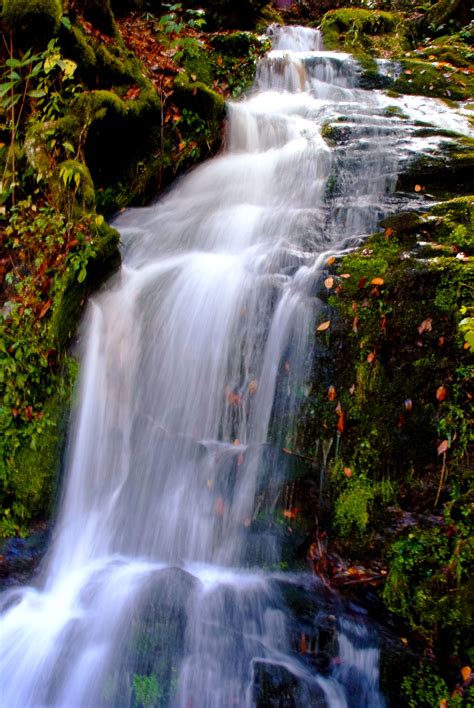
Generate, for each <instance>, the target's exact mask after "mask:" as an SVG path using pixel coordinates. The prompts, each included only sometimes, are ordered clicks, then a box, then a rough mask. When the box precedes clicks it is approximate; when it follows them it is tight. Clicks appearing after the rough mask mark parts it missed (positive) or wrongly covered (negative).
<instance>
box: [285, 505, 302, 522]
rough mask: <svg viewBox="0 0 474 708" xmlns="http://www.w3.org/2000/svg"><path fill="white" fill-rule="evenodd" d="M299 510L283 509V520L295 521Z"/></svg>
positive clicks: (295, 508)
mask: <svg viewBox="0 0 474 708" xmlns="http://www.w3.org/2000/svg"><path fill="white" fill-rule="evenodd" d="M300 511H301V509H299V508H298V507H294V508H293V509H284V511H283V516H284V517H285V519H296V517H297V516H298V514H299V513H300Z"/></svg>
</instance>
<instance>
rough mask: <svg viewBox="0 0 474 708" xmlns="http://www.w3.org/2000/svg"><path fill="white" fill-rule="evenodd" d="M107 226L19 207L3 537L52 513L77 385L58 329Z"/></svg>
mask: <svg viewBox="0 0 474 708" xmlns="http://www.w3.org/2000/svg"><path fill="white" fill-rule="evenodd" d="M102 221H103V218H102V217H98V216H95V215H93V214H90V215H89V216H83V217H82V218H81V220H80V221H77V220H76V221H74V222H72V221H69V220H68V219H67V218H66V216H65V215H64V214H62V213H60V212H58V211H56V210H55V209H53V208H52V207H50V206H41V205H38V204H37V203H34V202H33V201H32V200H31V198H30V199H28V200H25V201H20V202H18V204H17V205H16V206H15V207H14V208H12V210H11V215H10V220H9V223H8V225H7V227H6V228H5V230H4V235H5V237H4V241H3V244H2V245H3V247H4V249H5V253H6V254H7V255H8V260H9V263H10V264H11V265H12V267H11V269H10V270H9V271H8V272H7V274H6V289H5V296H6V302H5V304H4V306H3V309H2V312H1V316H0V335H1V336H0V434H1V439H2V444H1V446H0V504H1V507H2V510H3V511H2V514H3V530H2V533H3V534H8V533H11V532H12V530H17V531H18V530H22V529H23V528H24V526H25V524H27V523H28V521H29V520H30V519H32V518H34V517H37V516H38V515H41V514H44V513H46V511H47V510H48V509H49V504H50V500H51V498H52V490H53V482H54V477H55V473H56V471H57V461H58V450H59V447H60V440H61V435H62V420H63V419H64V411H65V408H67V404H68V400H69V395H70V387H71V383H72V381H73V379H74V375H73V372H72V369H71V365H70V364H69V360H68V358H67V356H66V353H65V345H67V339H65V337H64V336H63V334H62V332H61V331H60V329H59V327H58V323H59V322H60V321H61V319H62V317H63V313H64V312H65V311H67V309H68V307H69V306H70V305H69V300H70V296H68V297H66V292H69V291H70V284H71V282H75V283H77V285H78V286H80V284H82V285H84V284H85V283H84V281H85V279H86V277H89V270H90V267H91V263H92V264H93V263H94V262H95V260H96V259H97V257H98V254H99V249H100V248H101V241H102V240H103V237H102V238H101V233H102V230H103V229H104V227H105V225H104V224H102ZM84 295H85V292H83V293H82V299H83V298H84ZM76 321H77V315H76Z"/></svg>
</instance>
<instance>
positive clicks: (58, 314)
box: [51, 222, 121, 351]
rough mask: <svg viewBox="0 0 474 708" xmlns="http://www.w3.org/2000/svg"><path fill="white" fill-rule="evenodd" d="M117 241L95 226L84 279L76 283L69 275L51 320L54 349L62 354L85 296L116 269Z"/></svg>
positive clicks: (111, 231)
mask: <svg viewBox="0 0 474 708" xmlns="http://www.w3.org/2000/svg"><path fill="white" fill-rule="evenodd" d="M119 240H120V237H119V234H118V232H117V231H116V229H114V228H112V227H111V226H109V225H108V224H107V223H105V222H104V223H102V224H101V225H100V226H99V227H97V235H96V237H95V238H94V242H93V246H94V251H95V255H94V256H93V257H91V258H90V259H89V261H88V263H87V276H86V278H85V280H84V281H83V282H79V281H78V279H77V274H76V273H75V272H74V271H72V272H71V273H70V274H69V277H68V281H67V283H66V285H65V287H64V289H63V291H62V293H61V295H60V303H59V304H58V305H57V306H56V308H55V311H54V315H53V318H52V321H51V327H52V331H53V333H54V336H55V339H56V341H57V345H58V349H60V350H62V351H64V350H65V349H66V348H67V347H68V345H69V343H70V341H71V338H72V336H73V335H74V333H75V331H76V328H77V323H78V321H79V318H80V316H81V313H82V311H83V310H84V307H85V303H86V301H87V298H88V297H89V295H90V294H91V293H92V292H94V291H95V290H97V289H98V288H99V287H100V286H101V285H102V284H103V283H104V282H105V281H106V280H107V279H108V278H109V277H110V276H111V275H112V274H113V273H114V272H115V271H116V270H117V269H118V268H119V267H120V262H121V258H120V251H119Z"/></svg>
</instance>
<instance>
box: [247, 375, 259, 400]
mask: <svg viewBox="0 0 474 708" xmlns="http://www.w3.org/2000/svg"><path fill="white" fill-rule="evenodd" d="M257 389H258V382H257V380H256V379H253V380H252V381H251V382H250V383H249V389H248V390H249V394H250V395H251V396H253V395H254V394H255V393H257Z"/></svg>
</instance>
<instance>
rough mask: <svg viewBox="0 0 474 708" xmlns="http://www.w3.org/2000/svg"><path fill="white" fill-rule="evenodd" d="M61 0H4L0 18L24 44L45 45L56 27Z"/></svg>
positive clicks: (60, 9)
mask: <svg viewBox="0 0 474 708" xmlns="http://www.w3.org/2000/svg"><path fill="white" fill-rule="evenodd" d="M61 15H62V3H61V0H4V1H3V13H2V20H3V21H4V22H5V24H6V26H7V27H8V28H9V29H10V30H11V31H13V33H14V34H15V36H16V39H17V41H19V42H21V43H22V44H24V45H27V44H30V43H31V44H34V45H36V46H38V45H39V46H41V45H46V44H47V43H48V41H49V40H50V39H51V37H53V36H54V35H55V34H56V32H57V30H58V28H59V23H60V20H61Z"/></svg>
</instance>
